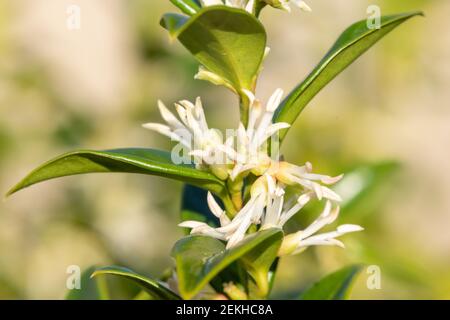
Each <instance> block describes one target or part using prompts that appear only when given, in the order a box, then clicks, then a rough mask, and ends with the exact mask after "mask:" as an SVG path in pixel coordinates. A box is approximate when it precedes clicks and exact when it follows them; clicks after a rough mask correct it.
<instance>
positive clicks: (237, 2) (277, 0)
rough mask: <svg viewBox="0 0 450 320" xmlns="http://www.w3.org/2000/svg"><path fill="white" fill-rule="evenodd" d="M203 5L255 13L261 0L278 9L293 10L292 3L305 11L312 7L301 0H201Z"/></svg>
mask: <svg viewBox="0 0 450 320" xmlns="http://www.w3.org/2000/svg"><path fill="white" fill-rule="evenodd" d="M200 1H201V3H202V5H203V6H215V5H226V6H229V7H234V8H241V9H244V10H246V11H247V12H249V13H253V11H254V7H255V3H256V2H258V1H259V2H261V3H263V4H265V5H270V6H272V7H274V8H277V9H282V10H285V11H288V12H290V11H291V7H290V5H291V4H294V5H296V6H297V7H299V8H300V9H301V10H303V11H311V8H310V7H309V6H308V5H307V4H306V3H305V2H304V1H301V0H225V2H224V1H222V0H200Z"/></svg>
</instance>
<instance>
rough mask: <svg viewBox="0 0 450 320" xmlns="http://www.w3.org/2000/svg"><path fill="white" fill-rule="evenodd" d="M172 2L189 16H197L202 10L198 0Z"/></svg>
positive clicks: (175, 0)
mask: <svg viewBox="0 0 450 320" xmlns="http://www.w3.org/2000/svg"><path fill="white" fill-rule="evenodd" d="M170 2H172V3H173V4H174V5H175V6H177V7H178V8H179V9H180V10H181V11H183V12H184V13H186V14H188V15H193V14H195V13H196V12H197V11H198V10H200V8H201V5H200V3H199V2H198V1H197V0H170Z"/></svg>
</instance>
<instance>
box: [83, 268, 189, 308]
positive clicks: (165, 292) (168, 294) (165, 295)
mask: <svg viewBox="0 0 450 320" xmlns="http://www.w3.org/2000/svg"><path fill="white" fill-rule="evenodd" d="M99 275H114V276H119V277H123V278H126V279H128V280H131V281H133V282H134V283H136V284H137V285H138V286H139V287H141V288H142V289H144V290H145V291H146V292H147V293H148V294H150V295H151V296H152V298H153V299H156V300H180V299H181V298H180V297H179V296H178V295H177V294H176V293H174V292H173V291H172V290H170V289H168V288H166V287H165V286H164V285H162V284H161V283H160V282H158V281H156V280H153V279H150V278H147V277H144V276H142V275H140V274H137V273H136V272H134V271H132V270H130V269H127V268H123V267H117V266H110V267H103V268H99V269H97V270H95V272H94V273H92V276H91V277H96V276H99Z"/></svg>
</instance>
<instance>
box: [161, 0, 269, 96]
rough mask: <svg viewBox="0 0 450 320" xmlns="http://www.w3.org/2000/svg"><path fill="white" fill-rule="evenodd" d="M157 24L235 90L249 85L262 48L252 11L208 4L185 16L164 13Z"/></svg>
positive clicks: (263, 37) (260, 29) (261, 30)
mask: <svg viewBox="0 0 450 320" xmlns="http://www.w3.org/2000/svg"><path fill="white" fill-rule="evenodd" d="M161 25H162V26H163V27H164V28H166V29H167V30H168V31H169V33H170V34H171V36H172V37H174V38H178V40H179V41H180V42H181V43H182V44H183V45H184V46H185V47H186V49H188V50H189V51H190V52H191V53H192V54H193V55H194V57H195V58H196V59H197V60H198V61H199V62H200V63H201V64H202V65H204V66H205V67H206V68H207V69H208V70H209V71H211V72H213V73H215V74H216V75H218V76H219V77H221V78H222V79H224V80H225V81H226V82H227V83H229V84H230V85H231V86H232V87H233V88H234V89H235V90H236V92H239V93H240V92H242V89H248V90H251V89H253V87H254V86H255V82H256V76H257V74H258V72H259V70H260V66H261V62H262V60H263V57H264V51H265V48H266V32H265V30H264V27H263V25H262V24H261V23H260V22H259V21H258V19H256V18H255V17H254V16H253V15H251V14H249V13H247V12H246V11H245V10H240V9H235V8H230V7H226V6H211V7H205V8H203V9H201V10H200V11H199V12H198V13H196V14H195V15H193V16H192V17H190V18H189V19H187V18H186V17H185V16H182V15H176V14H166V15H164V16H163V18H162V20H161Z"/></svg>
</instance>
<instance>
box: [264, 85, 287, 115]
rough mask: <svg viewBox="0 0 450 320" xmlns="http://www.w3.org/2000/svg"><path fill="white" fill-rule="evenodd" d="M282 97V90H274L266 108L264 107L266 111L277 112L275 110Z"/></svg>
mask: <svg viewBox="0 0 450 320" xmlns="http://www.w3.org/2000/svg"><path fill="white" fill-rule="evenodd" d="M282 97H283V90H281V89H277V90H275V92H274V93H273V94H272V96H271V97H270V98H269V102H267V106H266V109H267V111H269V112H275V110H277V108H278V106H279V104H280V102H281V98H282Z"/></svg>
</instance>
